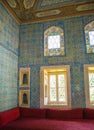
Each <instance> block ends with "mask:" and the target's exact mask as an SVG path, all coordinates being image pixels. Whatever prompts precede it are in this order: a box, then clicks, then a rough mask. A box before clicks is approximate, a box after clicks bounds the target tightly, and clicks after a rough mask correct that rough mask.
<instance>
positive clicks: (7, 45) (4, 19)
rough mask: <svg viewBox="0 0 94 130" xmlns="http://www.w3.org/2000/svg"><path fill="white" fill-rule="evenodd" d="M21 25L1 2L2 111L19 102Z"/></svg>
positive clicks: (0, 103) (0, 92)
mask: <svg viewBox="0 0 94 130" xmlns="http://www.w3.org/2000/svg"><path fill="white" fill-rule="evenodd" d="M18 43H19V26H18V24H17V23H16V22H15V20H14V19H13V18H12V17H11V16H10V15H9V13H8V12H7V11H6V10H5V8H4V7H3V6H2V5H1V4H0V111H4V110H7V109H10V108H13V107H16V106H17V104H18V99H17V98H18V86H17V79H18V73H17V72H18Z"/></svg>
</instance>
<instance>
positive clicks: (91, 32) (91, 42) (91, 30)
mask: <svg viewBox="0 0 94 130" xmlns="http://www.w3.org/2000/svg"><path fill="white" fill-rule="evenodd" d="M85 39H86V51H87V53H94V21H92V22H90V23H89V24H87V25H86V26H85Z"/></svg>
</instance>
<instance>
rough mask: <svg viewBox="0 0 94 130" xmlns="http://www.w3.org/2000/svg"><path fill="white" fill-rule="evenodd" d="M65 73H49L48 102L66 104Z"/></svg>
mask: <svg viewBox="0 0 94 130" xmlns="http://www.w3.org/2000/svg"><path fill="white" fill-rule="evenodd" d="M65 79H66V74H65V72H62V73H60V72H58V73H57V72H56V73H55V72H53V73H49V95H50V96H49V102H54V103H55V102H56V103H60V102H63V103H64V102H65V103H66V102H67V99H66V98H67V93H66V92H67V91H66V80H65Z"/></svg>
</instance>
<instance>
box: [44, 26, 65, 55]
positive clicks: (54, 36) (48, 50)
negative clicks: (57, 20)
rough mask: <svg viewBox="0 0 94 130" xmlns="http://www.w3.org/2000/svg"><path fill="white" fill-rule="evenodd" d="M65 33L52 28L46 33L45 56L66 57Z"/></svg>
mask: <svg viewBox="0 0 94 130" xmlns="http://www.w3.org/2000/svg"><path fill="white" fill-rule="evenodd" d="M64 54H65V52H64V31H63V30H62V29H61V28H60V27H57V26H52V27H50V28H48V29H47V30H45V32H44V56H57V55H64Z"/></svg>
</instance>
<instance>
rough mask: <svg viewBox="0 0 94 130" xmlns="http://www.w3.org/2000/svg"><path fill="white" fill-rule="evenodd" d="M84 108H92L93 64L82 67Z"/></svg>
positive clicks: (93, 91)
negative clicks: (84, 96)
mask: <svg viewBox="0 0 94 130" xmlns="http://www.w3.org/2000/svg"><path fill="white" fill-rule="evenodd" d="M84 80H85V95H86V107H94V64H86V65H84Z"/></svg>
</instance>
